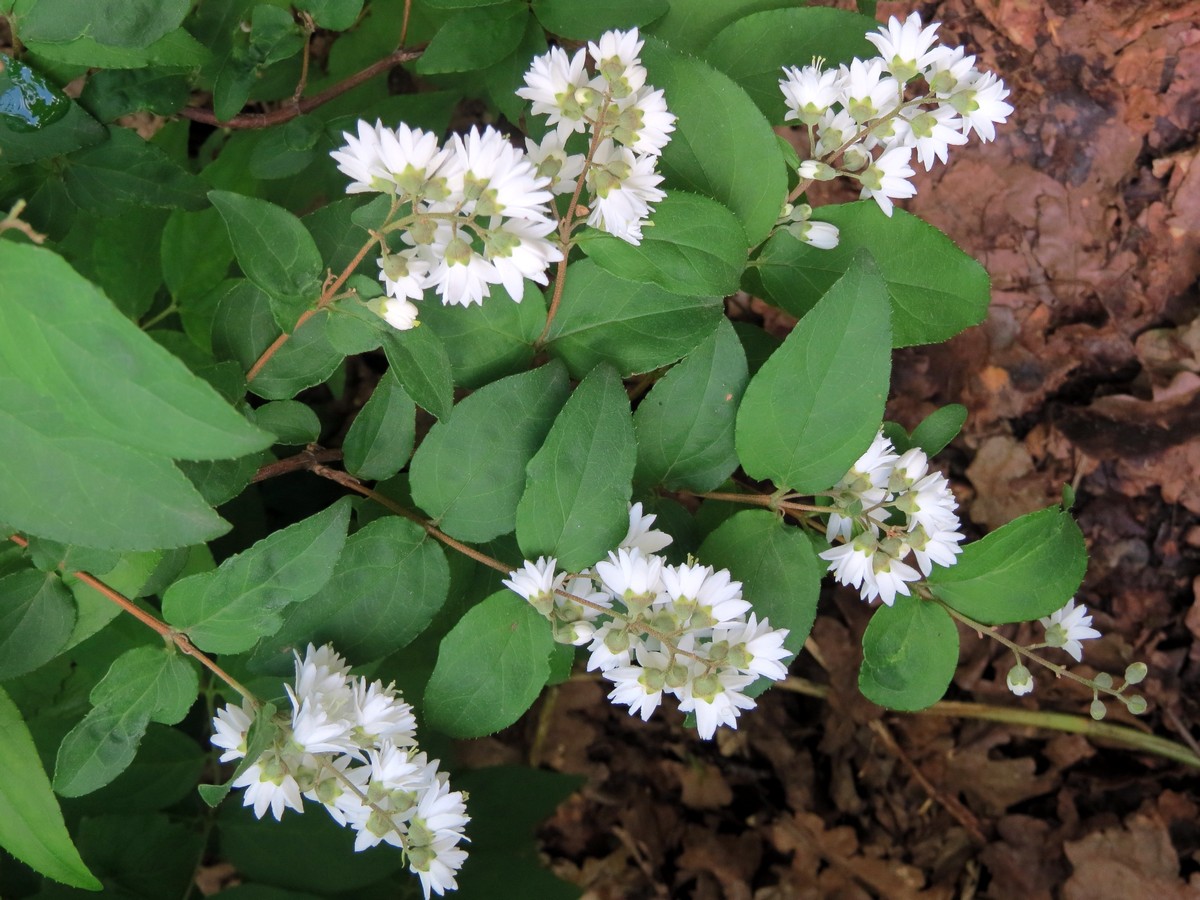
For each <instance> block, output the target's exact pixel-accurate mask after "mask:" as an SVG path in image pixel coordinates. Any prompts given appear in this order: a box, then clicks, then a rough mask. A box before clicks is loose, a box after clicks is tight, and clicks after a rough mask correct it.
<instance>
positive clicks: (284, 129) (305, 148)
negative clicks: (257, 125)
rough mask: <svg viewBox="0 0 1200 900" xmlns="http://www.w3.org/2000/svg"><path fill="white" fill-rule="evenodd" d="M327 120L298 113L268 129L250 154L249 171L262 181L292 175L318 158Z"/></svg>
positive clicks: (301, 170)
mask: <svg viewBox="0 0 1200 900" xmlns="http://www.w3.org/2000/svg"><path fill="white" fill-rule="evenodd" d="M324 137H325V123H323V122H322V121H320V120H319V119H318V118H317V117H316V116H297V117H296V118H294V119H292V120H290V121H288V122H285V123H284V124H283V125H281V126H279V127H278V128H272V129H270V130H269V131H267V132H266V133H265V134H264V135H263V136H262V139H261V140H260V141H259V142H258V144H257V145H256V146H255V148H254V152H253V153H252V154H251V155H250V174H251V175H253V176H254V177H255V178H258V179H261V180H263V181H275V180H278V179H281V178H290V177H291V176H293V175H296V174H298V173H299V172H303V171H304V170H305V169H307V168H308V167H309V165H311V163H312V162H313V160H314V159H316V158H317V153H316V149H315V148H316V146H317V144H318V142H320V141H321V140H322V139H323V138H324Z"/></svg>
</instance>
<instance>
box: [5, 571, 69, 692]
mask: <svg viewBox="0 0 1200 900" xmlns="http://www.w3.org/2000/svg"><path fill="white" fill-rule="evenodd" d="M0 597H3V598H4V602H3V605H2V606H0V681H3V680H5V679H6V678H12V677H13V676H15V675H24V674H25V673H26V672H32V671H33V670H34V669H36V668H37V667H38V666H40V665H42V663H46V662H49V661H50V660H52V659H54V657H55V656H57V655H58V654H59V652H60V651H62V650H63V649H64V648H65V647H66V646H67V640H68V639H69V638H70V637H71V632H72V631H73V630H74V628H75V601H74V600H72V599H71V592H70V591H68V590H67V588H66V586H65V585H64V584H63V583H62V579H61V578H59V577H58V575H56V574H54V573H53V572H38V571H35V570H33V569H27V570H25V571H22V572H14V573H13V574H11V575H6V576H5V577H4V578H0Z"/></svg>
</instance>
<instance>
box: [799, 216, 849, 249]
mask: <svg viewBox="0 0 1200 900" xmlns="http://www.w3.org/2000/svg"><path fill="white" fill-rule="evenodd" d="M788 231H789V232H791V233H792V234H793V235H795V236H796V237H797V238H799V239H800V240H801V241H803V242H804V243H806V244H810V245H812V246H813V247H816V248H817V249H818V250H832V249H833V248H834V247H836V246H837V245H838V238H839V237H840V235H841V232H839V231H838V227H837V226H836V225H831V224H830V223H828V222H814V221H811V220H810V221H808V222H797V223H796V224H795V225H794V226H793V227H792V228H789V229H788Z"/></svg>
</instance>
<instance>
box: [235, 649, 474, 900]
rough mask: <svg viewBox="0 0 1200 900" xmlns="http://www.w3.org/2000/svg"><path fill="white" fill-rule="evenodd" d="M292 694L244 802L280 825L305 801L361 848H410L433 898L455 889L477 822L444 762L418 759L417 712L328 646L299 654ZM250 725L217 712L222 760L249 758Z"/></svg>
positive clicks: (250, 772) (244, 710) (250, 771)
mask: <svg viewBox="0 0 1200 900" xmlns="http://www.w3.org/2000/svg"><path fill="white" fill-rule="evenodd" d="M286 688H287V695H288V699H289V700H290V701H291V713H290V715H287V714H285V715H283V716H281V717H280V719H281V721H279V722H278V723H277V724H278V726H279V728H278V731H277V733H276V736H275V739H274V741H273V742H272V744H271V746H269V747H268V748H267V749H265V750H264V751H263V752H262V753H261V754H260V755H259V756H258V757H257V758H256V759H255V760H254V761H253V763H251V764H250V765H249V766H248V767H247V768H246V769H245V770H244V771H243V772H242V773H241V774H240V775H239V776H238V777H237V778H236V779H235V780H234V782H233V787H235V788H245V790H246V794H245V799H244V801H243V802H244V805H246V806H253V808H254V814H255V815H256V816H257V817H258V818H260V819H261V818H262V817H263V814H264V813H266V811H267V810H268V809H269V810H270V811H271V814H272V815H273V816H274V817H275V818H276V820H278V819H280V818H281V817H282V816H283V811H284V810H285V809H293V810H295V811H296V812H303V811H304V808H303V803H302V800H301V798H302V797H307V798H308V799H309V800H312V801H313V802H315V803H320V804H321V805H322V806H324V807H325V809H326V811H328V813H329V815H331V816H332V817H333V818H334V819H335V820H336V821H337V822H338V824H340V825H347V826H349V827H350V828H352V829H353V830H354V831H355V832H356V835H357V836H356V837H355V840H354V849H355V850H365V849H366V848H368V847H374V846H375V845H377V844H379V843H380V842H385V843H388V844H392V845H393V846H396V847H400V848H401V849H403V851H404V853H405V854H406V856H407V859H408V866H409V870H410V871H411V872H413V873H414V874H415V875H417V877H419V878H420V879H421V887H422V889H423V890H424V892H425V897H426V900H428V897H429V894H430V891H432V892H433V893H436V894H438V895H439V896H440V895H441V894H444V893H445V892H446V890H447V889H454V888H456V887H457V886H458V885H457V883H456V882H455V880H454V873H455V872H456V871H458V869H459V868H460V867H461V866H462V864H463V862H464V861H465V860H466V858H467V854H466V851H465V850H461V849H459V848H458V843H459V842H460V841H462V840H463V839H464V835H463V827H464V826H465V825H466V824H467V822H468V821H470V818H469V817H468V816H467V814H466V806H465V805H464V802H463V801H464V797H463V794H462V793H461V792H459V791H452V790H450V786H449V781H448V779H447V776H446V774H445V773H444V772H439V771H438V765H439V761H438V760H436V759H435V760H432V761H431V760H429V759H428V758H427V757H426V755H425V754H424V753H422V752H419V750H418V748H417V741H416V720H415V719H414V717H413V712H412V707H411V706H409V705H408V704H407V703H405V702H404V700H403V699H402V698H401V696H400V695H399V694H398V693H397V692H396V690H395V689H394V686H392V685H388V686H387V687H385V686H384V685H383V683H382V682H380V681H374V682H370V683H368V682H367V680H366V679H365V678H361V677H360V678H352V677H351V676H350V667H349V665H348V664H347V663H346V661H345V660H344V659H342V657H340V656H339V655H338V654H337V653H336V652H335V651H334V650H333V648H332V647H331V646H329V645H328V644H326V645H324V646H322V647H320V648H317V647H314V646H313V645H312V644H309V645H308V650H307V652H306V653H305V655H304V658H303V659H301V658H300V656H299V654H297V656H296V681H295V684H294V685H287V686H286ZM252 719H253V712H252V710H251V709H249V708H248V707H247V706H246V705H244V704H243V705H242V706H233V705H228V706H225V707H223V708H222V709H220V710H218V711H217V715H216V717H215V718H214V719H213V727H214V730H215V733H214V734H213V737H212V743H213V745H214V746H216V747H219V748H221V749H222V750H223V751H224V752H223V753H222V754H221V757H220V759H221V762H231V761H233V760H237V759H242V758H243V757H244V756H245V755H246V741H247V736H248V734H249V730H250V725H251V721H252Z"/></svg>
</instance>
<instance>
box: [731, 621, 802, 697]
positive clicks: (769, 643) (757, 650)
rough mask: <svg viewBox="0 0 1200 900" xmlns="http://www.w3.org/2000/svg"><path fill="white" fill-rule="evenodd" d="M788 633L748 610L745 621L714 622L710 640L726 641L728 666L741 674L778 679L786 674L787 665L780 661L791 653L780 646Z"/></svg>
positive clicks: (786, 630)
mask: <svg viewBox="0 0 1200 900" xmlns="http://www.w3.org/2000/svg"><path fill="white" fill-rule="evenodd" d="M787 636H788V629H786V628H772V627H771V622H770V620H769V619H763V620H762V622H759V621H758V618H757V616H755V614H754V613H750V619H749V621H747V622H745V623H738V624H731V625H718V626H717V627H716V628H715V629H713V641H714V642H717V641H727V642H728V643H729V655H728V657H727V659H728V661H729V662H730V664H731V665H733V666H734V667H735V668H737V669H738V671H740V672H743V673H745V674H752V675H760V676H762V677H764V678H770V679H771V680H772V681H779V680H780V679H782V678H785V677H786V676H787V666H786V665H784V664H783V663H782V662H780V660H784V659H787V658H788V657H789V656H791V655H792V654H791V653H790V652H789V651H788V649H787V648H786V647H784V646H783V642H784V640H785V639H786V638H787Z"/></svg>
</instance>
